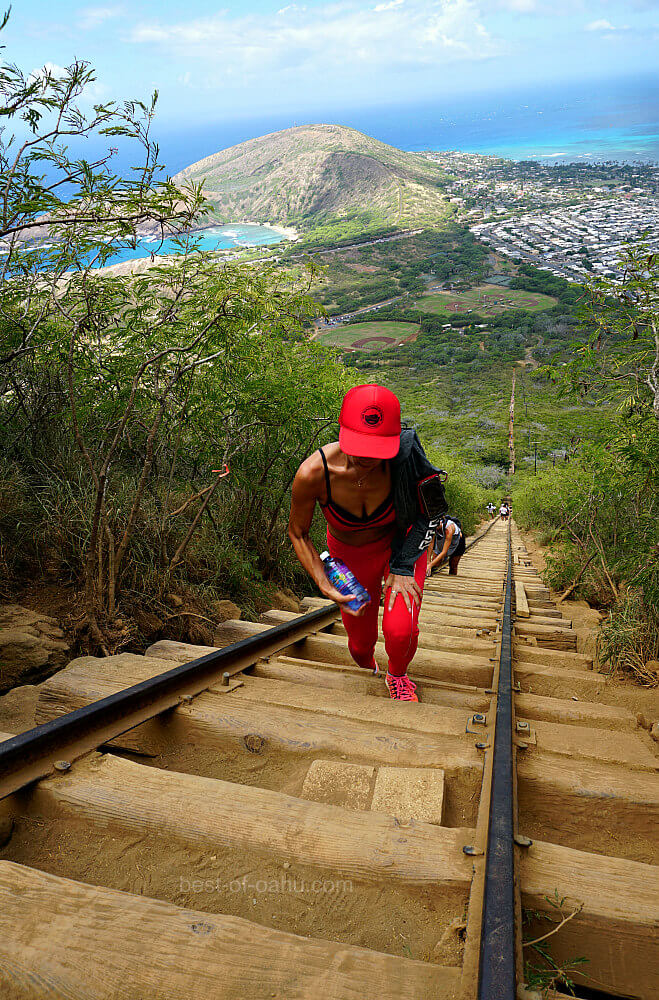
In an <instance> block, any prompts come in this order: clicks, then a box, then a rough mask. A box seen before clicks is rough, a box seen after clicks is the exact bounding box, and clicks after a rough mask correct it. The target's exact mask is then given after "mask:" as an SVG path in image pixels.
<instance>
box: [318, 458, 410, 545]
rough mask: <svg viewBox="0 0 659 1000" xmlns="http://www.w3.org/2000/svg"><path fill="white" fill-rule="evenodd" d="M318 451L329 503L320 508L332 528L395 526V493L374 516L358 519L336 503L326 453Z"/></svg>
mask: <svg viewBox="0 0 659 1000" xmlns="http://www.w3.org/2000/svg"><path fill="white" fill-rule="evenodd" d="M318 451H319V452H320V457H321V458H322V460H323V467H324V469H325V486H326V489H327V503H324V504H323V503H321V504H320V507H321V510H322V511H323V514H324V515H325V520H326V521H327V523H328V524H329V526H330V528H332V527H335V528H339V529H340V530H341V531H362V530H363V529H364V528H380V527H383V526H386V525H390V524H392V525H393V523H394V522H395V520H396V511H395V508H394V497H393V493H389V495H388V496H386V497H385V498H384V500H383V501H382V503H381V504H378V506H377V507H376V508H375V510H374V511H373V513H372V514H366V515H365V516H364V517H358V516H357V515H356V514H353V513H352V512H351V511H349V510H346V509H345V507H341V505H340V504H337V503H335V502H334V501H333V500H332V491H331V489H330V475H329V469H328V467H327V459H326V458H325V452H324V451H323V449H322V448H319V449H318Z"/></svg>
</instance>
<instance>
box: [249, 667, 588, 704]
mask: <svg viewBox="0 0 659 1000" xmlns="http://www.w3.org/2000/svg"><path fill="white" fill-rule="evenodd" d="M251 673H252V675H253V676H254V677H271V678H273V679H275V680H281V681H290V682H292V683H295V684H307V685H310V686H312V687H317V688H333V689H334V690H340V691H352V692H354V693H355V694H368V695H370V696H371V697H372V698H389V697H390V695H389V692H388V690H387V689H386V687H385V685H384V684H383V682H382V675H380V676H378V677H373V675H372V674H371V673H370V672H369V671H368V670H361V669H360V668H359V667H358V666H357V665H356V664H352V665H350V664H341V663H322V662H319V661H317V660H301V659H298V658H296V657H293V656H273V657H270V658H269V659H267V660H259V661H258V662H257V663H256V664H255V666H254V668H253V670H252V671H251ZM417 683H418V690H419V694H420V696H421V698H422V701H424V702H425V703H430V704H433V705H447V706H450V707H452V708H460V709H463V710H464V711H465V712H485V711H487V709H488V707H489V704H490V697H489V696H488V695H486V694H485V693H484V691H483V690H479V689H478V688H473V687H467V686H463V687H460V686H459V685H455V686H453V685H450V684H445V683H443V682H442V681H435V680H430V679H428V678H424V679H423V680H418V682H417ZM570 704H572V702H570Z"/></svg>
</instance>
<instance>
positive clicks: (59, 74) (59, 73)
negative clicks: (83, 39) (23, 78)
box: [27, 62, 68, 83]
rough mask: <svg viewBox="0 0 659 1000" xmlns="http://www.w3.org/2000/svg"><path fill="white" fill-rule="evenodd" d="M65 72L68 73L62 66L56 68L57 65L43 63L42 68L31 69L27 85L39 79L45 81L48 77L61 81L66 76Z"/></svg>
mask: <svg viewBox="0 0 659 1000" xmlns="http://www.w3.org/2000/svg"><path fill="white" fill-rule="evenodd" d="M67 72H68V71H67V70H66V69H65V68H64V66H58V65H57V63H51V62H47V63H44V65H43V66H40V67H38V68H37V69H33V70H32V72H31V73H30V75H29V76H28V78H27V79H28V83H29V82H31V81H32V80H38V79H39V78H41V79H42V80H45V79H46V77H48V76H50V77H54V79H56V80H61V79H63V77H65V76H66V75H67Z"/></svg>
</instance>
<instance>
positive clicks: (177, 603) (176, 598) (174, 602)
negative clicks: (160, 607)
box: [167, 594, 183, 608]
mask: <svg viewBox="0 0 659 1000" xmlns="http://www.w3.org/2000/svg"><path fill="white" fill-rule="evenodd" d="M167 603H168V604H171V606H172V607H173V608H182V607H183V598H182V597H181V595H180V594H167Z"/></svg>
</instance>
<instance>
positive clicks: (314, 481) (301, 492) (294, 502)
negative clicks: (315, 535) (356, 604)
mask: <svg viewBox="0 0 659 1000" xmlns="http://www.w3.org/2000/svg"><path fill="white" fill-rule="evenodd" d="M318 485H319V475H318V472H317V470H316V469H315V468H314V463H313V459H312V458H308V459H306V461H304V462H303V463H302V465H301V466H300V468H299V469H298V471H297V473H296V476H295V479H294V480H293V489H292V494H291V513H290V517H289V521H288V537H289V538H290V540H291V543H292V545H293V548H294V549H295V555H296V556H297V557H298V559H299V561H300V563H301V564H302V566H304V568H305V570H306V571H307V573H308V574H309V576H310V577H311V579H312V580H313V581H314V583H315V584H316V586H317V587H318V589H319V590H320V592H321V594H323V596H324V597H327V598H329V600H330V601H335V602H336V603H337V604H347V603H348V601H352V600H353V599H354V598H353V597H351V596H350V594H342V593H341V592H340V591H338V590H337V589H336V588H335V587H333V586H332V585H331V584H330V582H329V580H328V579H327V577H326V576H325V570H324V568H323V564H322V562H321V559H320V556H319V555H318V552H317V551H316V548H315V546H314V545H313V543H312V541H311V538H310V537H309V529H310V528H311V521H312V519H313V512H314V508H315V506H316V501H317V500H318V498H319V493H318ZM345 610H346V611H347V612H348V613H349V614H361V613H362V612H363V610H364V608H361V609H360V611H359V612H354V611H351V609H350V608H346V609H345Z"/></svg>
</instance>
